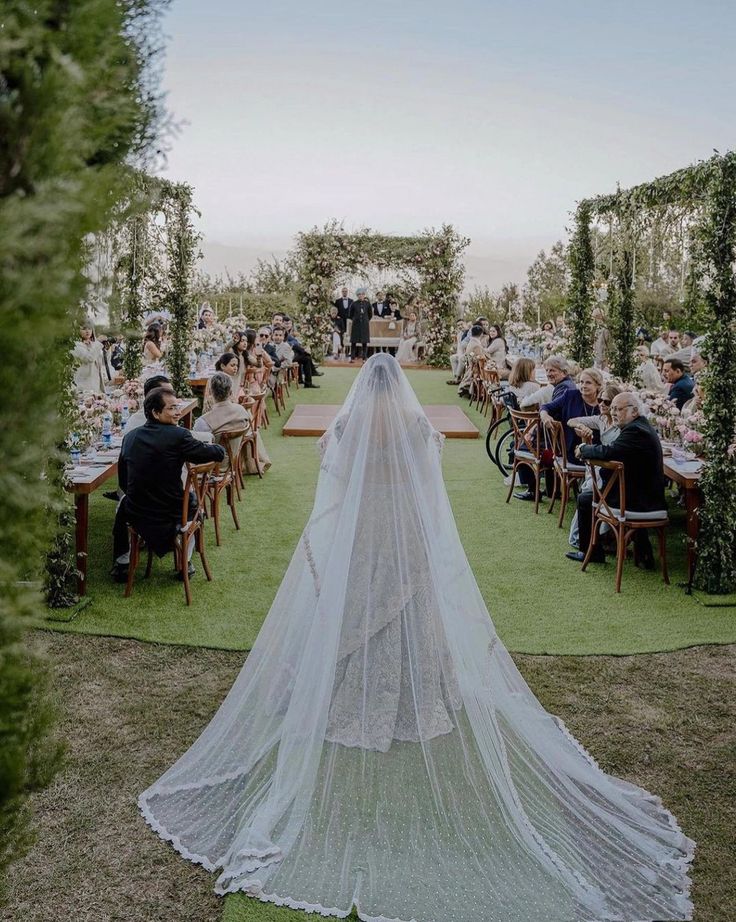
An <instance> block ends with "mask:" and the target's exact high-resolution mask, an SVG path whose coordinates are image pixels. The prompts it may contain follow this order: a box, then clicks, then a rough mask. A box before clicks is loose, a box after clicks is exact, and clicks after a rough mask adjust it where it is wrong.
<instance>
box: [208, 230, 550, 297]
mask: <svg viewBox="0 0 736 922" xmlns="http://www.w3.org/2000/svg"><path fill="white" fill-rule="evenodd" d="M552 243H554V240H553V239H549V238H542V237H528V238H520V239H514V240H496V241H477V242H473V243H471V245H470V246H469V247H468V249H467V250H466V251H465V269H466V275H465V290H466V292H467V293H470V292H472V291H473V289H474V288H476V287H480V288H483V287H485V286H488V288H490V289H491V290H492V291H498V290H499V289H500V288H501V287H502V286H503V285H505V284H506V283H507V282H516V283H517V284H518V285H522V284H523V283H524V281H525V280H526V271H527V269H528V267H529V265H530V264H531V263H532V262H533V260H534V258H535V257H536V255H537V253H538V252H539V251H540V250H541V249H549V247H550V246H551V245H552ZM289 248H290V241H288V240H282V241H273V244H271V243H270V242H268V241H264V242H263V243H260V242H259V241H252V242H250V241H249V242H248V243H246V244H243V245H239V246H235V245H228V244H222V243H217V242H214V241H208V240H204V241H203V243H202V253H203V259H202V263H201V267H202V269H203V270H204V271H205V272H209V273H210V274H211V275H220V274H223V275H224V273H225V272H226V271H228V272H229V273H230V274H231V275H237V273H238V272H244V273H245V274H246V275H247V274H248V273H249V272H250V271H251V270H252V269H253V268H254V267H255V265H256V263H257V261H258V260H259V259H271V258H272V257H274V256H275V257H277V258H278V259H283V257H284V256H286V254H287V252H288V251H289Z"/></svg>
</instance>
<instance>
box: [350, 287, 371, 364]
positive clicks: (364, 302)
mask: <svg viewBox="0 0 736 922" xmlns="http://www.w3.org/2000/svg"><path fill="white" fill-rule="evenodd" d="M355 293H356V295H357V296H358V297H357V300H355V301H353V303H352V304H351V305H350V314H349V317H350V319H351V320H352V325H351V327H350V361H351V362H352V361H354V359H355V353H356V347H357V346H358V344H360V346H361V349H362V352H361V357H362V359H363V361H364V362H365V360H366V359H367V358H368V343H369V342H370V338H371V326H370V324H371V317H372V316H373V308H372V307H371V302H370V301H369V300H368V296H367V292H366V290H365V288H359V289H358V290H357V291H356V292H355Z"/></svg>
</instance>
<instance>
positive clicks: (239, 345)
mask: <svg viewBox="0 0 736 922" xmlns="http://www.w3.org/2000/svg"><path fill="white" fill-rule="evenodd" d="M247 348H248V340H247V338H246V336H245V333H242V332H241V331H240V330H235V331H234V332H233V336H232V340H231V342H230V345H229V346H228V347H227V350H226V351H227V352H232V353H233V355H235V356H236V357H237V359H238V377H237V387H236V388H235V392H236V393H238V392H239V391H240V388H241V387H242V386H243V381H244V380H245V352H246V350H247Z"/></svg>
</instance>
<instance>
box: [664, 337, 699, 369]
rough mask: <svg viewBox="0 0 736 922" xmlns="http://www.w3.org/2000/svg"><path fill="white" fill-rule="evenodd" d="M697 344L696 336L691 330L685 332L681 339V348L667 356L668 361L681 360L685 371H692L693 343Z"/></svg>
mask: <svg viewBox="0 0 736 922" xmlns="http://www.w3.org/2000/svg"><path fill="white" fill-rule="evenodd" d="M694 342H695V334H694V333H693V332H692V331H690V330H685V331H684V332H683V334H682V336H681V337H680V347H679V348H678V349H677V351H676V352H672V353H671V354H670V355H668V356H667V358H668V359H679V360H680V361H681V362H682V364H683V365H684V366H685V371H691V370H692V369H691V368H690V363H691V361H692V356H693V343H694Z"/></svg>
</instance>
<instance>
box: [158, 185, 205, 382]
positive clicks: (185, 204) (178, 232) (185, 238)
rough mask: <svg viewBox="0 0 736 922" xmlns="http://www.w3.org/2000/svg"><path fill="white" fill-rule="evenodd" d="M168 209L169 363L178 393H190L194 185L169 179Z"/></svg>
mask: <svg viewBox="0 0 736 922" xmlns="http://www.w3.org/2000/svg"><path fill="white" fill-rule="evenodd" d="M163 196H164V199H165V205H164V210H165V213H166V251H167V252H166V255H167V261H168V295H167V302H168V305H169V310H170V311H171V318H172V319H171V327H170V329H171V347H170V349H169V351H168V354H167V356H166V367H167V369H168V372H169V375H170V376H171V383H172V385H173V387H174V390H175V391H176V393H177V394H178V395H179V396H181V397H184V396H189V394H191V388H190V387H189V348H190V345H191V341H192V329H193V327H194V313H195V312H194V305H193V302H192V292H191V289H192V275H193V270H194V264H195V261H196V259H197V255H198V249H197V247H198V243H199V234H197V232H196V231H195V229H194V225H193V223H192V217H191V215H192V198H193V192H192V187H191V186H189V185H187V183H166V184H165V185H164V188H163Z"/></svg>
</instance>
